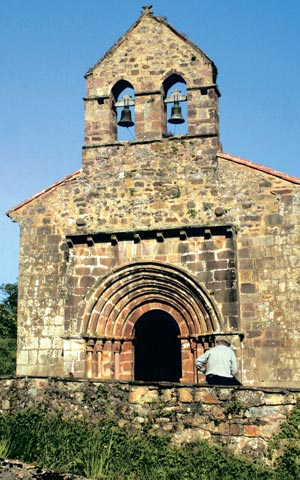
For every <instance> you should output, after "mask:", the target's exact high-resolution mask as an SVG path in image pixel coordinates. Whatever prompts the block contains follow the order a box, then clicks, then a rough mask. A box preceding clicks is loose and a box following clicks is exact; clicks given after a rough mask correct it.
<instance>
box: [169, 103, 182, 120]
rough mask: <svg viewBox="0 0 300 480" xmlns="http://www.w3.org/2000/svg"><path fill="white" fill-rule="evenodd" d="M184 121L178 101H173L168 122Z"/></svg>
mask: <svg viewBox="0 0 300 480" xmlns="http://www.w3.org/2000/svg"><path fill="white" fill-rule="evenodd" d="M184 121H185V120H184V118H183V117H182V113H181V106H180V105H179V102H174V105H173V107H172V110H171V117H170V118H169V120H168V122H169V123H174V124H179V123H184Z"/></svg>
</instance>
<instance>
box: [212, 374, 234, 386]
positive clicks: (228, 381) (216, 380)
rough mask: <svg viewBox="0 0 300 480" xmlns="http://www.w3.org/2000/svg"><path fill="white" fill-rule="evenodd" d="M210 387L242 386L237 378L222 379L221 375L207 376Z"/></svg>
mask: <svg viewBox="0 0 300 480" xmlns="http://www.w3.org/2000/svg"><path fill="white" fill-rule="evenodd" d="M206 381H207V383H208V385H227V386H236V385H242V384H241V383H240V382H239V381H238V379H237V378H235V377H220V376H219V375H206Z"/></svg>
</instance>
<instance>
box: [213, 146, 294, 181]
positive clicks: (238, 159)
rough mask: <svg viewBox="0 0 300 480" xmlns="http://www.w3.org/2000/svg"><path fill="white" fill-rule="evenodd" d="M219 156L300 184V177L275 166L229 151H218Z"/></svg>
mask: <svg viewBox="0 0 300 480" xmlns="http://www.w3.org/2000/svg"><path fill="white" fill-rule="evenodd" d="M218 158H223V159H225V160H230V161H231V162H234V163H239V164H240V165H244V166H245V167H249V168H253V169H254V170H258V171H261V172H264V173H267V174H268V175H273V177H278V178H282V179H283V180H287V181H288V182H291V183H295V184H298V185H300V177H293V176H292V175H288V174H287V173H282V172H278V171H277V170H274V169H273V168H269V167H265V166H264V165H260V164H259V163H254V162H250V160H245V159H244V158H241V157H236V156H235V155H230V154H229V153H223V152H220V153H218Z"/></svg>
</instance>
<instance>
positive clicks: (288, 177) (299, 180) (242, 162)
mask: <svg viewBox="0 0 300 480" xmlns="http://www.w3.org/2000/svg"><path fill="white" fill-rule="evenodd" d="M217 156H218V158H221V159H224V160H229V161H230V162H234V163H238V164H240V165H244V166H245V167H248V168H252V169H254V170H257V171H260V172H263V173H266V174H267V175H272V176H274V177H277V178H281V179H282V180H286V181H287V182H290V183H294V184H296V185H300V177H293V176H292V175H288V174H287V173H282V172H278V171H277V170H274V169H273V168H269V167H265V166H264V165H260V164H259V163H254V162H251V161H250V160H245V159H244V158H241V157H237V156H235V155H230V154H229V153H223V152H219V153H218V154H217ZM81 173H82V170H77V171H76V172H74V173H72V174H70V175H67V176H66V177H64V178H63V179H62V180H59V181H57V182H55V183H53V184H52V185H50V186H49V187H47V188H44V189H43V190H41V191H40V192H39V193H36V194H35V195H32V197H29V198H28V199H27V200H24V201H23V202H21V203H19V204H18V205H16V206H15V207H13V208H11V209H10V210H8V211H7V212H6V215H7V216H8V217H10V216H11V214H13V213H14V212H16V211H17V210H19V209H20V208H22V207H24V206H25V205H27V204H29V203H31V202H33V201H34V200H36V199H37V198H39V197H42V196H43V195H45V194H47V193H49V192H50V191H51V190H54V189H55V188H57V187H58V186H60V185H63V184H64V183H66V182H68V181H70V180H72V179H73V178H75V177H78V176H80V175H81Z"/></svg>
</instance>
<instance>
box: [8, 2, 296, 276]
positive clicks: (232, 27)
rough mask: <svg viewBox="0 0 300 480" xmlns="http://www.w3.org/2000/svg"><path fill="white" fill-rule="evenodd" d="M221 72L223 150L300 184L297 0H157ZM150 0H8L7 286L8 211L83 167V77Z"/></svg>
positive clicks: (14, 243) (13, 240)
mask: <svg viewBox="0 0 300 480" xmlns="http://www.w3.org/2000/svg"><path fill="white" fill-rule="evenodd" d="M152 3H153V9H154V14H155V15H161V16H166V17H167V19H168V21H169V23H171V24H172V25H173V26H174V27H175V28H177V30H179V31H180V32H182V33H185V34H186V35H187V36H188V37H189V39H190V40H192V41H193V42H194V43H196V44H197V45H198V46H199V47H200V48H201V49H202V50H203V51H204V52H205V53H206V54H207V55H208V56H209V57H210V58H211V59H213V60H214V62H215V64H216V65H217V67H218V71H219V76H218V85H219V89H220V91H221V94H222V97H221V99H220V124H221V141H222V144H223V151H224V152H227V153H231V154H233V155H238V156H241V157H243V158H246V159H248V160H251V161H253V162H257V163H260V164H263V165H265V166H267V167H271V168H274V169H276V170H279V171H281V172H285V173H288V174H290V175H293V176H296V177H300V88H299V78H300V29H299V22H300V2H299V0H285V2H283V1H282V0H281V1H279V0H214V2H207V1H206V2H204V1H202V0H186V1H185V2H182V0H172V2H171V1H170V0H157V1H156V2H154V1H153V2H152ZM145 4H147V2H145V1H144V0H129V1H126V2H124V1H123V2H121V1H120V0H110V1H107V2H106V1H105V0H51V1H49V0H9V1H8V0H1V2H0V58H1V61H0V68H1V77H0V100H1V103H0V105H1V108H0V112H1V113H0V141H1V150H0V151H1V175H0V228H1V230H0V231H1V235H0V251H1V260H0V262H1V263H0V265H1V268H0V284H1V283H4V282H13V281H15V280H16V279H17V275H18V242H19V227H18V226H17V225H16V224H13V223H12V222H11V221H10V220H9V219H8V218H7V217H6V216H5V212H6V211H7V210H8V209H9V208H11V207H13V206H15V205H17V204H18V203H20V202H21V201H23V200H25V199H26V198H28V197H30V196H31V195H33V194H35V193H37V192H39V191H40V190H42V189H43V188H45V187H47V186H49V185H51V184H52V183H53V182H55V181H57V180H60V179H61V178H63V177H64V176H66V175H68V174H70V173H72V172H74V171H75V170H77V169H79V168H80V166H81V147H82V144H83V100H82V98H83V97H84V95H85V80H84V78H83V75H84V74H85V73H86V72H87V70H88V69H89V68H90V67H91V66H92V65H94V64H95V63H96V62H97V61H98V60H99V59H100V58H101V56H102V55H103V54H104V53H105V52H106V51H107V50H108V49H109V48H110V47H111V46H112V45H113V44H114V43H115V41H117V40H118V38H119V37H120V36H121V35H122V34H123V33H125V32H126V31H127V30H128V28H129V27H130V26H131V25H132V24H133V23H134V22H135V21H136V19H137V18H138V17H139V15H140V12H141V9H142V6H143V5H145Z"/></svg>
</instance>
